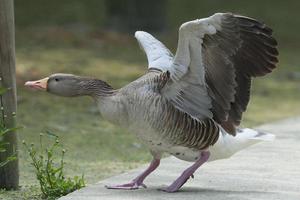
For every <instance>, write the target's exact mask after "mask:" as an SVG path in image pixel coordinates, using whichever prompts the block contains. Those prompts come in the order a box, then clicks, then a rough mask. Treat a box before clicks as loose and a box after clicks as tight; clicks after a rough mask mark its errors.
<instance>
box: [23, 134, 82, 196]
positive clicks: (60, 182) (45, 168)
mask: <svg viewBox="0 0 300 200" xmlns="http://www.w3.org/2000/svg"><path fill="white" fill-rule="evenodd" d="M47 134H48V135H49V136H51V138H52V139H54V142H53V144H52V145H50V147H47V148H44V147H43V143H42V142H43V141H42V138H43V134H40V151H38V148H37V147H36V146H35V145H34V144H30V145H28V144H27V143H26V142H25V141H23V144H24V146H25V148H26V149H27V151H28V153H29V156H30V157H31V159H32V163H31V164H32V165H33V166H34V168H35V169H36V171H35V173H36V177H37V179H38V181H39V183H40V187H41V191H42V193H43V198H47V199H56V198H58V197H61V196H64V195H67V194H68V193H70V192H73V191H75V190H78V189H80V188H82V187H84V186H85V183H84V177H83V175H82V177H78V176H75V177H74V178H73V179H71V178H65V175H64V171H63V170H64V164H65V163H64V155H65V153H66V151H65V150H64V149H63V148H62V145H60V143H59V140H58V136H56V135H54V134H53V133H50V132H47ZM58 149H60V150H61V157H60V160H59V161H56V160H57V159H56V157H57V156H56V155H57V153H58V152H57V150H58ZM55 161H56V162H55Z"/></svg>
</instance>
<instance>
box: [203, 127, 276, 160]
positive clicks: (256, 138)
mask: <svg viewBox="0 0 300 200" xmlns="http://www.w3.org/2000/svg"><path fill="white" fill-rule="evenodd" d="M274 139H275V136H274V135H273V134H270V133H264V132H260V131H256V130H253V129H249V128H245V129H240V130H239V131H238V132H237V135H236V136H232V135H229V134H228V133H227V132H226V131H225V130H223V129H221V131H220V136H219V139H218V141H217V142H216V144H214V145H213V146H211V147H210V148H209V150H210V153H211V156H210V159H209V161H213V160H218V159H224V158H228V157H230V156H232V155H233V154H235V153H236V152H239V151H241V150H243V149H245V148H247V147H249V146H251V145H253V144H256V143H258V142H262V141H273V140H274Z"/></svg>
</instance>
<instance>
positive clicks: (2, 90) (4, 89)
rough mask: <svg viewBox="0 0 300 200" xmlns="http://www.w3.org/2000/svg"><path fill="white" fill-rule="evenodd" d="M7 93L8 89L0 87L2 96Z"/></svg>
mask: <svg viewBox="0 0 300 200" xmlns="http://www.w3.org/2000/svg"><path fill="white" fill-rule="evenodd" d="M6 91H7V88H4V87H0V95H3V94H4V93H5V92H6Z"/></svg>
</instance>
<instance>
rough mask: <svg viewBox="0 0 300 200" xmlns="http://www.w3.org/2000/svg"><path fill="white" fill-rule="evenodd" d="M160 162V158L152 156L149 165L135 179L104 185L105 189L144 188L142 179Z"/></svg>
mask: <svg viewBox="0 0 300 200" xmlns="http://www.w3.org/2000/svg"><path fill="white" fill-rule="evenodd" d="M159 163H160V159H158V158H153V160H152V161H151V163H150V165H149V167H148V168H147V169H146V170H145V171H143V172H142V173H141V174H140V175H138V176H137V177H136V178H135V179H133V180H132V181H131V182H130V183H126V184H121V185H113V186H107V185H106V186H105V187H106V188H107V189H123V190H133V189H138V188H139V186H142V187H144V188H146V187H147V186H146V185H145V184H144V183H143V181H144V179H145V178H146V177H147V176H148V175H149V174H151V172H153V171H154V170H155V169H156V168H157V167H158V166H159Z"/></svg>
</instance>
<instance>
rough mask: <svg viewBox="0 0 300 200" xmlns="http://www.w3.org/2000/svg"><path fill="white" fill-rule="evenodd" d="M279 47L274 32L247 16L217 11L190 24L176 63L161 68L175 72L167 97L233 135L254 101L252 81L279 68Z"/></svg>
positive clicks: (180, 42) (165, 92) (181, 33)
mask: <svg viewBox="0 0 300 200" xmlns="http://www.w3.org/2000/svg"><path fill="white" fill-rule="evenodd" d="M276 46H277V42H276V40H275V39H274V38H273V37H272V30H271V29H270V28H268V27H267V26H266V25H265V24H263V23H261V22H258V21H257V20H255V19H251V18H248V17H244V16H239V15H234V14H231V13H217V14H214V15H212V16H211V17H208V18H204V19H200V20H194V21H190V22H186V23H184V24H183V25H181V27H180V29H179V40H178V47H177V51H176V55H175V58H174V60H173V62H172V64H171V65H170V67H166V68H161V69H162V70H168V71H169V72H170V74H171V80H170V81H169V82H168V83H167V84H166V85H165V87H164V88H163V90H162V95H164V96H165V97H166V98H167V99H169V100H170V101H171V102H172V104H173V105H174V106H175V107H176V108H178V109H179V110H181V111H183V112H186V113H188V114H190V115H191V116H193V117H194V118H197V119H204V118H213V119H214V120H215V121H217V122H218V123H219V124H221V125H222V126H223V128H225V129H226V130H227V131H228V132H229V133H231V134H233V135H234V134H235V126H237V125H239V123H240V120H241V118H242V113H243V112H244V111H245V109H246V107H247V104H248V102H249V95H250V86H251V78H252V77H256V76H263V75H265V74H267V73H269V72H271V71H272V70H273V69H274V68H275V65H276V63H277V62H278V60H277V56H278V51H277V49H276ZM146 53H147V51H146ZM149 53H150V52H149ZM147 54H148V53H147Z"/></svg>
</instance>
